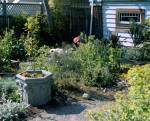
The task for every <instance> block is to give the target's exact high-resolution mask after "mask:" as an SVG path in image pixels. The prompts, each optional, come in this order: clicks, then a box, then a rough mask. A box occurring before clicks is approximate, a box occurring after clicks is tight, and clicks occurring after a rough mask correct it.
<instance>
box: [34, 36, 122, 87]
mask: <svg viewBox="0 0 150 121" xmlns="http://www.w3.org/2000/svg"><path fill="white" fill-rule="evenodd" d="M82 37H84V38H83V39H84V40H85V43H84V44H82V43H81V44H80V45H79V47H78V48H75V49H74V50H71V49H68V50H64V53H63V54H62V55H61V56H55V58H54V59H52V58H50V56H48V54H46V56H44V55H45V54H41V55H40V56H39V58H37V59H36V60H37V63H39V64H38V65H39V66H40V68H42V69H43V68H44V69H46V70H48V71H52V72H53V73H54V78H55V80H57V81H56V82H58V83H59V84H60V85H61V86H62V87H63V86H64V87H67V86H69V85H70V86H71V85H73V84H75V83H76V82H81V83H84V84H86V85H94V86H109V85H112V84H114V78H115V76H116V74H115V73H114V72H116V73H117V72H119V69H120V66H119V65H120V53H121V50H120V49H119V48H110V45H109V44H106V45H105V44H104V43H103V42H102V41H100V40H97V39H95V37H94V36H89V37H87V36H86V35H83V36H82ZM46 51H48V50H47V49H46V50H45V52H46ZM42 58H43V59H42ZM46 58H47V59H46ZM40 63H44V65H42V66H41V64H40Z"/></svg>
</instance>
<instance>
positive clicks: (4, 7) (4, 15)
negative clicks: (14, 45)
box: [2, 0, 7, 27]
mask: <svg viewBox="0 0 150 121" xmlns="http://www.w3.org/2000/svg"><path fill="white" fill-rule="evenodd" d="M2 6H3V7H2V9H3V17H4V19H3V22H4V26H5V27H6V24H7V6H6V0H4V2H3V3H2Z"/></svg>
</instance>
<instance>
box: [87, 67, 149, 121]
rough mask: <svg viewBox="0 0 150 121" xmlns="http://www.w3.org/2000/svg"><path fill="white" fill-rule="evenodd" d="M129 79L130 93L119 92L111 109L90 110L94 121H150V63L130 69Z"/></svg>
mask: <svg viewBox="0 0 150 121" xmlns="http://www.w3.org/2000/svg"><path fill="white" fill-rule="evenodd" d="M128 79H129V84H130V88H129V91H128V93H127V94H124V93H120V94H117V96H116V104H115V105H113V106H112V107H111V109H110V108H107V109H106V110H105V111H100V112H89V116H90V117H91V118H92V120H93V121H150V117H149V114H150V81H149V80H150V64H147V65H144V66H136V67H134V68H132V69H131V70H129V72H128Z"/></svg>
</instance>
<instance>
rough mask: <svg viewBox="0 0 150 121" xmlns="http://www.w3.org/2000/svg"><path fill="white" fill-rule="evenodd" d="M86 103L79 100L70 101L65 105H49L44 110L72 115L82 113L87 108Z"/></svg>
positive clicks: (50, 112)
mask: <svg viewBox="0 0 150 121" xmlns="http://www.w3.org/2000/svg"><path fill="white" fill-rule="evenodd" d="M86 107H87V106H86V105H84V104H82V103H78V102H73V103H68V104H65V105H61V106H60V105H48V106H47V107H45V108H44V110H45V111H46V112H47V113H49V114H56V115H72V114H80V113H81V112H83V111H84V110H85V109H86Z"/></svg>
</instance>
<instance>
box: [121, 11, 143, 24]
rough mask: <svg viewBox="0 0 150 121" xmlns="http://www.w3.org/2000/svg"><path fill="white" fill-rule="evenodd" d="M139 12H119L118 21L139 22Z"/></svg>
mask: <svg viewBox="0 0 150 121" xmlns="http://www.w3.org/2000/svg"><path fill="white" fill-rule="evenodd" d="M140 19H141V14H140V13H126V12H124V13H120V22H130V21H135V22H140Z"/></svg>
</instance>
